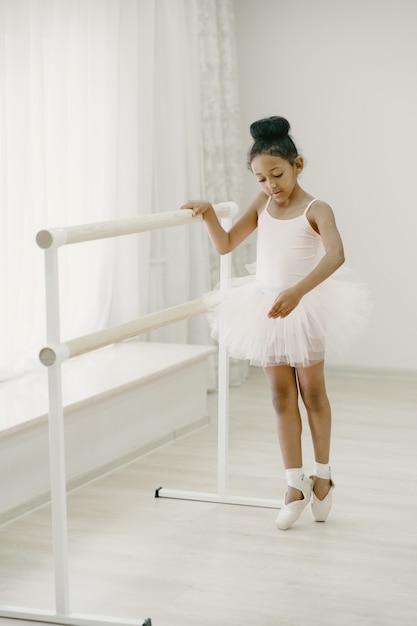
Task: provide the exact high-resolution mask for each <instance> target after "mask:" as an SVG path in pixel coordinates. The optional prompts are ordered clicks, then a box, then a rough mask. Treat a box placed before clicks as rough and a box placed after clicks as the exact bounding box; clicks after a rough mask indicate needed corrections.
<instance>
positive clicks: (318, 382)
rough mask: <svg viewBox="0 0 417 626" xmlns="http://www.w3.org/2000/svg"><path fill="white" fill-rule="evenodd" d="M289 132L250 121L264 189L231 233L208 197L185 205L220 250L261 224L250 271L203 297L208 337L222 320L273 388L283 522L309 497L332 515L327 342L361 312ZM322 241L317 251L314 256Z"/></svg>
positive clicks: (319, 516) (252, 160)
mask: <svg viewBox="0 0 417 626" xmlns="http://www.w3.org/2000/svg"><path fill="white" fill-rule="evenodd" d="M289 130H290V125H289V123H288V121H287V120H286V119H284V118H282V117H270V118H266V119H262V120H259V121H257V122H254V123H253V124H252V125H251V127H250V133H251V136H252V138H253V140H254V142H253V145H252V147H251V149H250V151H249V155H248V167H249V168H250V169H251V170H252V172H253V173H254V175H255V176H256V178H257V180H258V183H259V186H260V189H261V191H260V193H259V194H258V195H257V196H256V198H255V199H254V200H253V202H252V204H251V205H250V206H249V208H248V209H247V211H246V212H245V214H244V215H243V216H242V217H241V218H240V219H239V220H238V221H237V222H236V224H234V226H233V227H232V228H231V229H230V231H229V232H226V231H225V230H224V229H223V228H222V226H221V224H220V222H219V220H218V219H217V216H216V214H215V212H214V209H213V207H212V205H211V204H209V203H208V202H203V201H192V202H188V203H187V204H185V205H183V207H182V208H183V209H192V210H193V214H194V215H199V214H201V215H202V216H203V218H204V222H205V224H206V227H207V230H208V234H209V236H210V239H211V241H212V243H213V245H214V246H215V248H216V249H217V251H218V252H219V253H220V254H227V253H228V252H231V251H232V250H234V249H235V248H236V246H238V245H239V244H240V243H241V242H242V241H243V240H244V239H245V238H246V237H248V235H250V234H251V233H252V232H253V231H254V230H255V229H256V228H258V235H257V237H258V238H257V263H256V275H252V276H247V277H244V278H240V279H235V281H234V282H233V285H232V286H231V288H230V289H228V290H226V291H225V292H223V291H222V292H213V293H211V294H207V296H206V299H207V306H208V310H209V314H208V315H209V321H210V324H211V327H212V335H213V336H214V337H215V338H218V328H219V323H220V320H221V322H222V324H224V326H225V330H226V337H227V338H226V341H227V345H228V349H229V353H230V355H231V356H233V357H236V358H240V359H249V360H250V362H251V364H253V365H260V366H262V367H263V368H264V372H265V375H266V378H267V380H268V383H269V386H270V389H271V393H272V402H273V406H274V409H275V412H276V415H277V420H278V436H279V442H280V448H281V454H282V460H283V463H284V467H285V475H286V480H287V483H288V488H287V492H286V494H285V499H284V505H283V507H282V508H281V509H280V511H279V514H278V517H277V526H278V528H280V529H282V530H286V529H288V528H290V526H292V524H293V523H294V522H295V521H296V520H297V519H298V518H299V516H300V514H301V513H302V511H303V510H304V508H305V507H306V506H307V504H308V503H309V502H311V510H312V515H313V518H314V520H315V521H317V522H320V521H321V522H324V521H325V520H326V519H327V516H328V514H329V511H330V507H331V503H332V491H333V482H332V478H331V475H330V465H329V453H330V430H331V410H330V404H329V400H328V397H327V393H326V387H325V380H324V355H325V348H326V346H327V344H330V345H331V344H336V345H337V344H339V346H340V345H342V347H346V345H347V344H348V343H349V342H350V339H351V337H352V336H353V335H354V334H356V333H357V332H358V331H359V330H361V328H362V326H363V322H364V321H366V317H367V311H368V300H367V293H366V289H365V288H364V287H363V286H362V285H360V284H359V283H358V282H357V281H356V280H355V276H354V275H353V272H351V271H350V270H348V269H346V268H341V266H342V264H343V263H344V252H343V244H342V240H341V237H340V234H339V231H338V229H337V227H336V223H335V218H334V215H333V211H332V209H331V208H330V206H329V205H328V204H326V203H325V202H322V201H321V200H317V199H315V198H313V196H311V195H310V194H308V193H307V192H306V191H304V190H303V189H302V188H301V187H300V185H299V184H298V176H299V175H300V174H301V172H302V171H303V166H304V162H303V158H302V156H300V155H299V154H298V151H297V148H296V146H295V144H294V142H293V140H292V138H291V137H290V135H289V134H288V133H289ZM320 243H321V244H322V246H323V248H324V254H323V255H322V257H321V259H320V260H318V250H319V246H320ZM338 268H341V269H338ZM336 270H338V271H337V272H336ZM335 272H336V273H335ZM298 394H300V396H301V398H302V401H303V403H304V405H305V407H306V410H307V415H308V422H309V426H310V430H311V436H312V441H313V448H314V455H315V465H314V469H313V474H312V476H311V477H308V476H306V475H305V474H304V469H303V461H302V449H301V416H300V412H299V406H298Z"/></svg>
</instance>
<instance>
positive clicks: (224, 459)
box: [0, 203, 282, 626]
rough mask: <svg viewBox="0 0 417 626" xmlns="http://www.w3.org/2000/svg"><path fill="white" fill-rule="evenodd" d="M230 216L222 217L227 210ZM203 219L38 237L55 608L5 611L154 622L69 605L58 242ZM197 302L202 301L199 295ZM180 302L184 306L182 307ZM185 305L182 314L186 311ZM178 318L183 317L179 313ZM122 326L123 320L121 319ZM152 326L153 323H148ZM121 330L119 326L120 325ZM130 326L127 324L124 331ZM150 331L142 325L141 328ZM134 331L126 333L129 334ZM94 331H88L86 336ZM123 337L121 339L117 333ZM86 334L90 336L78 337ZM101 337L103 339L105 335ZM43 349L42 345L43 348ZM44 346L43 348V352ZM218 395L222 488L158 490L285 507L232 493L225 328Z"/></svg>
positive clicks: (58, 618)
mask: <svg viewBox="0 0 417 626" xmlns="http://www.w3.org/2000/svg"><path fill="white" fill-rule="evenodd" d="M215 210H216V213H217V214H218V216H219V217H221V218H222V225H223V226H224V227H225V228H226V229H229V228H230V226H231V223H232V216H233V215H234V214H236V212H237V205H235V203H221V204H219V205H215ZM225 214H226V215H228V217H223V215H225ZM193 219H194V221H198V219H200V220H201V219H202V218H201V216H198V218H193V217H192V212H191V211H190V210H189V211H172V212H167V213H165V214H157V215H156V216H155V215H148V216H142V217H141V218H136V219H133V220H132V219H128V220H116V221H112V222H107V223H105V222H103V223H97V224H86V225H81V226H75V227H69V228H65V229H63V228H60V229H53V230H50V231H41V232H40V233H38V236H37V241H38V244H39V245H40V247H41V248H43V249H44V250H45V278H46V316H47V331H48V337H47V339H48V346H49V348H46V349H44V350H46V354H47V356H48V354H49V355H53V357H54V358H53V359H52V360H51V361H50V362H48V358H47V359H46V360H42V359H41V360H42V362H43V363H44V364H45V365H49V371H48V392H49V450H50V475H51V506H52V530H53V547H54V560H55V611H50V610H45V611H43V610H39V609H36V608H33V609H28V608H21V607H15V606H0V617H9V618H14V619H22V620H30V621H40V622H47V623H52V624H64V625H68V626H107V625H109V626H110V625H111V626H152V623H151V620H150V618H146V619H144V620H135V619H122V618H111V617H103V616H99V615H81V614H77V613H72V612H71V610H70V593H69V576H68V532H67V507H66V476H65V442H64V411H63V406H62V372H61V363H62V361H63V360H65V359H66V358H68V357H69V356H70V352H69V349H68V344H61V343H60V341H61V339H60V335H61V332H60V315H59V275H58V247H59V246H61V245H66V244H69V243H77V242H80V241H91V240H93V239H100V238H104V237H117V236H120V235H125V234H131V233H138V232H143V231H144V230H151V229H155V228H166V227H169V226H177V225H180V224H185V223H189V222H191V221H193ZM230 265H231V259H230V255H224V256H222V257H221V260H220V285H221V288H225V287H227V286H228V285H229V281H230V273H231V272H230ZM195 302H197V301H195ZM195 302H194V301H193V302H191V303H186V305H187V307H186V311H187V315H188V316H191V315H195V314H197V313H200V312H202V310H200V303H199V302H197V305H196V304H195ZM180 308H181V307H180ZM167 311H168V312H169V315H167V314H166V312H165V315H164V320H163V322H161V323H159V322H158V324H159V325H161V324H162V323H163V324H165V323H171V322H172V321H177V320H176V319H174V317H173V314H172V312H171V310H167ZM184 311H185V309H184V307H182V308H181V315H183V314H184V315H185V312H184ZM178 319H183V317H179V318H178ZM122 326H123V325H122ZM147 328H151V326H149V325H148V326H147ZM115 332H116V333H118V332H119V327H117V328H116V331H115ZM123 332H125V330H124V331H123ZM140 332H145V331H144V330H143V329H142V330H138V331H137V333H136V334H140ZM128 336H131V334H126V335H124V338H127V337H128ZM88 337H90V336H87V338H88ZM116 337H118V339H117V338H116ZM121 338H123V334H122V335H118V334H117V335H114V334H113V333H112V334H111V336H109V337H107V338H106V339H105V340H103V342H102V343H100V342H98V343H97V342H96V343H94V342H92V345H88V346H87V347H86V344H85V342H84V344H83V345H84V347H86V351H87V350H94V349H97V347H99V346H101V345H109V343H114V342H115V341H117V340H121ZM78 339H79V340H83V339H85V338H78ZM100 341H101V340H100ZM42 352H43V351H42ZM42 352H41V354H42ZM218 376H219V386H218V389H219V399H218V422H219V423H218V469H217V493H204V492H192V491H175V490H169V489H163V488H162V487H161V488H159V489H157V490H156V493H155V495H156V496H158V497H167V498H178V499H184V500H187V499H188V500H201V501H206V502H218V503H221V504H241V505H245V506H259V507H270V508H280V506H282V503H281V502H279V501H276V500H267V499H260V498H247V497H239V496H231V495H228V485H227V480H228V444H229V422H228V413H229V358H228V354H227V349H226V344H225V340H224V336H223V331H222V329H221V328H220V337H219V367H218Z"/></svg>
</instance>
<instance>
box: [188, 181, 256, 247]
mask: <svg viewBox="0 0 417 626" xmlns="http://www.w3.org/2000/svg"><path fill="white" fill-rule="evenodd" d="M265 202H266V197H265V194H264V193H262V192H261V193H260V194H258V195H257V197H256V198H255V199H254V200H253V202H252V203H251V204H250V206H249V208H248V209H247V210H246V211H245V213H244V214H243V215H242V217H241V218H240V219H239V220H238V221H237V222H236V224H234V225H233V226H232V228H231V229H230V230H229V231H228V232H227V231H225V230H224V228H223V227H222V225H221V224H220V222H219V220H218V217H217V215H216V213H215V211H214V208H213V205H212V204H210V203H209V202H205V201H203V200H192V201H190V202H187V204H184V205H183V206H182V207H181V209H192V211H193V215H194V216H196V215H202V216H203V219H204V223H205V225H206V228H207V232H208V235H209V237H210V239H211V241H212V243H213V245H214V247H215V248H216V250H217V252H219V254H227V253H228V252H231V251H232V250H234V249H235V248H236V247H237V246H238V245H239V244H240V243H242V241H243V240H244V239H246V237H249V235H250V234H251V233H252V232H253V231H254V230H255V228H256V227H257V225H258V214H259V211H260V210H261V209H262V208H263V207H264V206H265Z"/></svg>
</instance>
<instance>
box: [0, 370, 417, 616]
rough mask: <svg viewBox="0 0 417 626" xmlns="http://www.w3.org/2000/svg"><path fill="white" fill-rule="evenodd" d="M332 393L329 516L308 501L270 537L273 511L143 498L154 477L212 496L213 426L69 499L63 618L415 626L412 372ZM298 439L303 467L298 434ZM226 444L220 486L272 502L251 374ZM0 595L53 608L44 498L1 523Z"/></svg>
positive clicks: (416, 444) (342, 382) (415, 391)
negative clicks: (66, 611)
mask: <svg viewBox="0 0 417 626" xmlns="http://www.w3.org/2000/svg"><path fill="white" fill-rule="evenodd" d="M328 390H329V395H330V398H331V401H332V406H333V414H334V427H333V450H332V465H333V477H334V480H335V483H336V489H335V491H334V507H333V510H332V513H331V517H330V518H329V520H328V521H327V522H326V523H325V524H317V523H314V522H313V521H312V520H311V516H310V512H309V511H308V510H306V511H305V512H304V513H303V515H302V517H301V518H300V520H299V521H298V522H297V523H296V524H295V525H294V527H293V528H292V529H290V530H288V531H279V530H277V529H276V527H275V517H276V513H277V512H276V511H275V510H274V509H266V508H254V507H243V506H234V505H219V504H211V503H204V502H192V501H181V500H172V499H166V498H157V499H155V498H154V491H155V489H156V488H157V487H159V486H163V487H166V488H174V489H197V490H213V489H215V484H216V469H215V463H216V432H215V430H216V429H215V419H213V425H212V426H210V427H208V428H205V429H202V430H200V431H199V432H196V433H194V434H192V435H190V436H188V437H187V438H184V439H182V440H180V441H177V442H176V443H174V444H170V445H169V446H167V447H164V448H161V449H159V450H157V451H155V452H153V453H152V454H150V455H148V456H146V457H144V458H141V459H138V460H137V461H135V462H133V463H131V464H129V465H128V466H126V467H123V468H121V469H119V470H118V471H115V472H114V473H112V474H109V475H107V476H105V477H103V478H101V479H100V480H97V481H96V482H94V483H92V484H90V485H88V486H86V487H84V488H82V489H79V490H77V491H74V492H72V493H71V494H70V495H69V497H68V509H69V552H70V577H71V608H72V611H74V612H77V613H91V614H94V615H104V616H116V617H123V618H137V619H144V618H146V617H150V618H151V619H152V626H212V625H213V626H214V625H216V626H241V625H242V626H252V625H253V624H256V625H259V626H359V625H361V626H370V625H375V626H414V625H415V624H417V601H416V589H417V506H416V477H417V470H416V468H417V463H416V451H417V428H416V417H417V384H416V381H415V380H393V379H389V378H383V379H377V378H355V377H341V376H335V375H330V376H329V377H328ZM173 401H175V402H180V401H181V400H180V399H173ZM209 402H210V406H211V407H212V412H213V416H214V417H215V412H216V398H215V396H214V395H213V396H211V397H210V400H209ZM303 437H304V447H305V468H306V470H307V471H309V470H310V468H311V465H312V453H311V445H310V439H309V436H308V428H307V427H306V428H305V429H304V435H303ZM230 447H231V454H230V474H231V476H230V491H231V493H233V494H239V495H246V496H260V497H266V498H275V497H276V498H281V497H282V495H283V491H284V488H285V485H284V482H283V477H282V466H281V460H280V456H279V453H278V447H277V442H276V433H275V425H274V417H273V413H272V409H271V406H270V399H269V393H268V389H267V386H266V382H265V380H264V378H263V373H262V371H261V370H258V369H254V370H251V374H250V378H249V380H248V381H247V382H246V383H245V384H244V385H243V386H241V387H238V388H233V389H232V390H231V433H230ZM0 604H2V605H19V606H26V607H37V608H39V609H42V608H43V609H45V608H47V609H54V592H53V566H52V549H51V527H50V511H49V508H48V507H45V508H42V509H40V510H37V511H35V512H33V513H31V514H29V515H27V516H25V517H23V518H21V519H19V520H17V521H14V522H12V523H10V524H8V525H5V526H3V527H2V528H0ZM27 623H28V622H23V621H16V620H11V619H6V618H3V619H0V626H6V625H8V626H9V625H11V626H16V625H17V624H27ZM37 623H38V624H39V622H37Z"/></svg>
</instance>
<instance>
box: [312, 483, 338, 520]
mask: <svg viewBox="0 0 417 626" xmlns="http://www.w3.org/2000/svg"><path fill="white" fill-rule="evenodd" d="M310 478H311V479H312V483H313V491H312V497H311V514H312V516H313V519H314V521H315V522H325V521H326V519H327V517H328V515H329V513H330V509H331V508H332V491H333V489H334V483H333V481H332V480H330V489H329V491H328V493H327V495H326V496H325V497H324V498H323V500H320V499H319V498H318V497H317V496H316V494H315V493H314V476H311V477H310Z"/></svg>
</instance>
